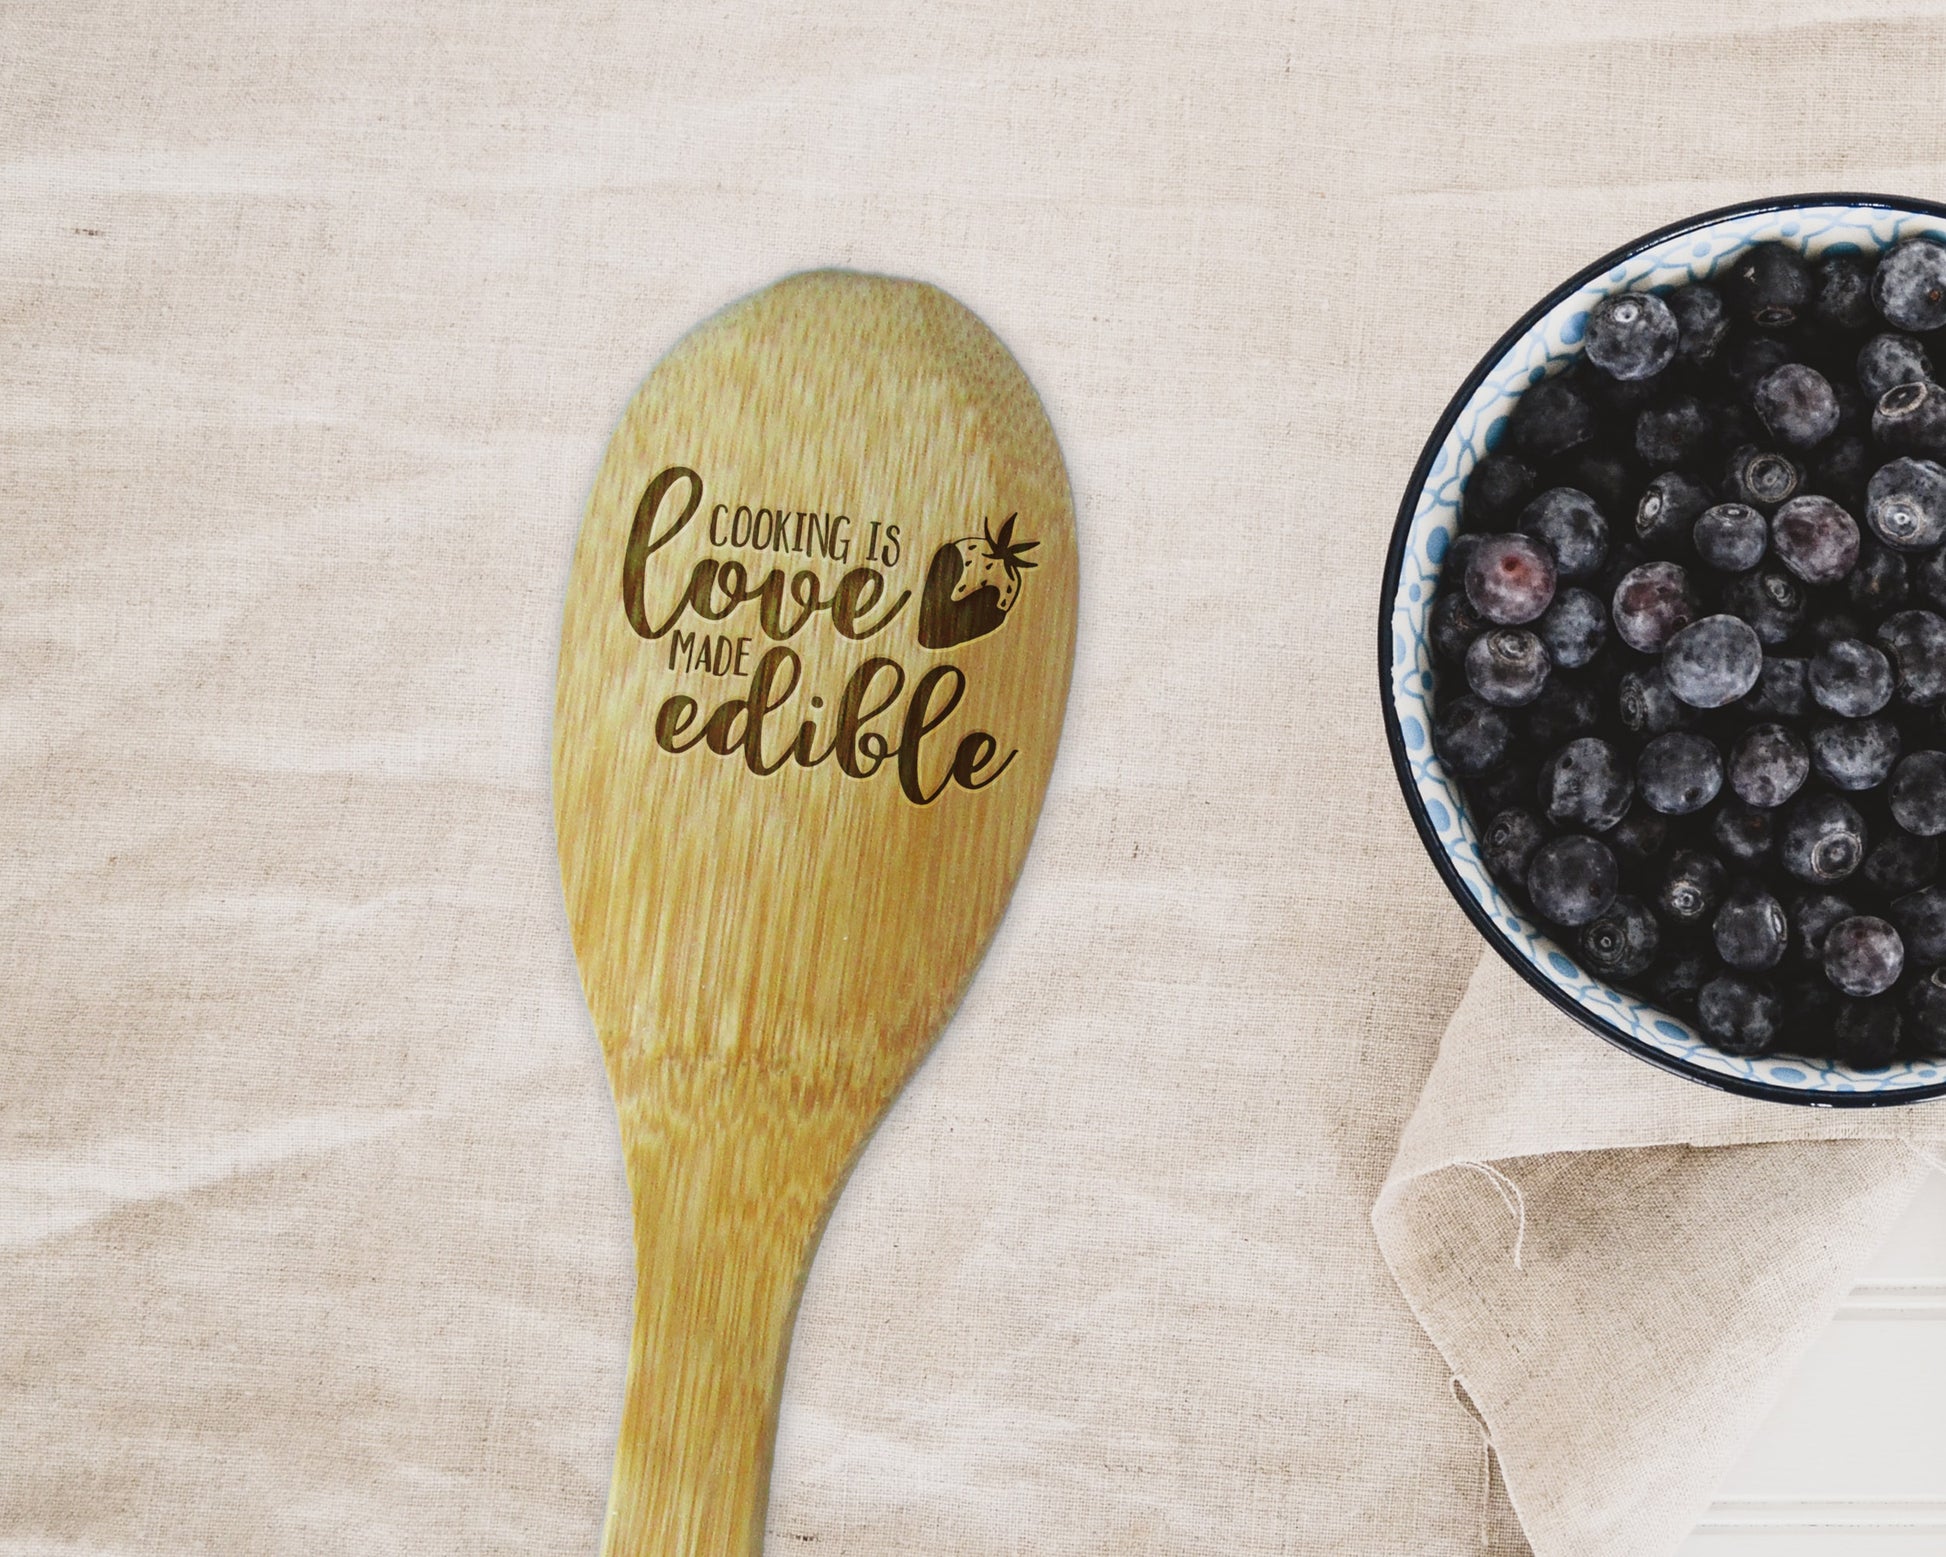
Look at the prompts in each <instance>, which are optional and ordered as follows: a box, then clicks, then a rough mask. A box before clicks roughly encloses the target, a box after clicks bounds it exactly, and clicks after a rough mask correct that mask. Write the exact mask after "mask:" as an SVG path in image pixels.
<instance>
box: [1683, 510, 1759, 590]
mask: <svg viewBox="0 0 1946 1557" xmlns="http://www.w3.org/2000/svg"><path fill="white" fill-rule="evenodd" d="M1691 535H1692V538H1693V540H1694V542H1695V546H1696V555H1697V556H1699V557H1701V558H1702V559H1703V561H1705V562H1707V563H1708V564H1709V565H1710V566H1711V567H1713V568H1720V569H1722V570H1723V571H1724V572H1725V573H1742V572H1745V571H1746V570H1748V569H1750V568H1754V567H1755V566H1756V565H1757V564H1758V563H1760V562H1762V561H1763V560H1764V548H1765V547H1767V546H1768V545H1769V544H1770V526H1769V525H1767V524H1766V523H1765V522H1764V516H1763V515H1762V514H1760V513H1758V512H1757V510H1756V509H1754V508H1752V507H1751V506H1750V505H1749V504H1748V503H1718V504H1717V505H1716V506H1715V507H1714V508H1706V509H1704V510H1703V513H1702V515H1701V517H1699V518H1698V519H1697V521H1696V528H1695V529H1694V530H1693V531H1692V532H1691Z"/></svg>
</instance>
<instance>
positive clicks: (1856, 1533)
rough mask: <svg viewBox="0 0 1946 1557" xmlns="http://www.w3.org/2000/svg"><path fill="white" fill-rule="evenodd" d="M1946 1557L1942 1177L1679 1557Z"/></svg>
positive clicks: (1945, 1186) (1808, 1361)
mask: <svg viewBox="0 0 1946 1557" xmlns="http://www.w3.org/2000/svg"><path fill="white" fill-rule="evenodd" d="M1920 1553H1925V1554H1926V1557H1946V1176H1939V1175H1935V1176H1934V1178H1933V1179H1932V1180H1931V1182H1930V1183H1929V1184H1928V1185H1927V1187H1926V1189H1925V1191H1924V1192H1923V1193H1922V1194H1921V1196H1920V1198H1919V1201H1918V1203H1917V1204H1916V1205H1915V1206H1914V1207H1913V1209H1912V1212H1911V1214H1910V1215H1909V1216H1907V1218H1906V1219H1905V1221H1904V1222H1903V1223H1902V1224H1901V1225H1900V1226H1899V1228H1898V1229H1897V1231H1896V1232H1894V1233H1893V1235H1892V1237H1891V1238H1890V1239H1888V1240H1887V1242H1886V1245H1885V1247H1884V1248H1883V1249H1882V1250H1880V1251H1879V1255H1878V1258H1877V1259H1876V1260H1875V1261H1874V1262H1873V1264H1872V1266H1871V1269H1870V1270H1869V1271H1868V1272H1867V1273H1866V1275H1865V1277H1864V1279H1863V1280H1861V1281H1860V1282H1859V1284H1858V1286H1857V1287H1856V1288H1855V1289H1854V1290H1853V1292H1852V1294H1851V1297H1850V1298H1849V1299H1848V1300H1847V1301H1846V1303H1845V1305H1844V1307H1843V1308H1842V1309H1840V1310H1839V1313H1838V1317H1837V1318H1836V1319H1835V1320H1834V1321H1833V1322H1832V1324H1831V1326H1830V1328H1829V1329H1828V1330H1827V1331H1826V1332H1825V1333H1824V1335H1823V1336H1821V1337H1820V1338H1819V1340H1818V1342H1817V1344H1816V1346H1815V1347H1814V1348H1813V1349H1812V1351H1811V1353H1810V1355H1809V1356H1807V1357H1806V1358H1805V1360H1804V1364H1803V1366H1802V1367H1801V1368H1800V1369H1799V1370H1798V1373H1797V1376H1796V1378H1795V1379H1793V1380H1792V1382H1791V1385H1790V1388H1789V1390H1788V1391H1787V1392H1786V1394H1785V1396H1784V1398H1783V1399H1782V1400H1781V1401H1779V1402H1778V1406H1777V1409H1776V1410H1775V1411H1773V1412H1772V1413H1771V1416H1770V1419H1769V1421H1767V1422H1766V1423H1765V1424H1764V1427H1763V1430H1762V1431H1761V1432H1760V1433H1759V1434H1758V1435H1757V1437H1756V1439H1755V1440H1754V1441H1753V1442H1752V1443H1751V1445H1750V1448H1749V1451H1748V1452H1747V1453H1746V1454H1745V1455H1744V1457H1743V1459H1742V1461H1741V1462H1740V1463H1739V1464H1738V1466H1737V1467H1736V1469H1735V1470H1734V1471H1733V1472H1732V1473H1731V1474H1730V1476H1729V1478H1728V1480H1727V1481H1726V1482H1725V1483H1724V1487H1723V1490H1722V1492H1721V1493H1720V1494H1719V1495H1718V1497H1717V1499H1716V1501H1715V1503H1714V1504H1713V1505H1712V1507H1711V1508H1710V1511H1709V1514H1708V1516H1707V1517H1706V1518H1705V1519H1704V1520H1703V1522H1702V1523H1701V1524H1700V1525H1699V1526H1698V1527H1697V1529H1696V1533H1695V1534H1694V1535H1692V1536H1691V1537H1690V1538H1689V1541H1688V1543H1687V1544H1686V1545H1685V1546H1684V1547H1683V1548H1682V1551H1681V1553H1680V1554H1679V1557H1918V1554H1920Z"/></svg>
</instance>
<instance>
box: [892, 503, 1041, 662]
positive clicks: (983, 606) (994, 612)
mask: <svg viewBox="0 0 1946 1557" xmlns="http://www.w3.org/2000/svg"><path fill="white" fill-rule="evenodd" d="M1019 517H1020V515H1018V514H1009V515H1007V522H1006V523H1005V524H1003V525H1001V526H1000V533H999V534H998V535H995V534H994V533H993V525H992V523H991V521H983V522H982V524H981V530H982V531H983V533H982V534H980V535H969V536H967V537H965V538H964V539H963V540H957V541H948V542H947V543H946V544H945V545H944V546H942V547H940V548H939V550H938V551H936V552H934V553H933V554H932V565H931V566H930V567H928V568H927V569H926V590H925V593H924V594H923V595H921V596H920V597H919V642H920V643H921V644H922V645H923V646H924V647H926V648H928V649H950V648H952V647H953V646H954V645H955V644H960V643H968V642H971V641H972V640H973V639H975V638H983V637H985V636H986V635H987V634H988V633H990V632H992V631H993V630H994V629H995V628H996V627H998V626H1000V625H1001V623H1003V622H1005V621H1006V619H1007V613H1008V612H1009V611H1011V610H1012V609H1013V604H1014V601H1015V599H1016V598H1018V596H1019V594H1020V575H1021V573H1022V571H1023V570H1024V569H1027V568H1031V567H1033V566H1034V564H1033V563H1031V562H1029V561H1027V558H1026V553H1028V552H1030V551H1032V550H1033V549H1034V548H1035V547H1036V546H1038V545H1040V542H1039V541H1021V542H1018V543H1016V542H1015V540H1014V521H1015V520H1017V519H1018V518H1019Z"/></svg>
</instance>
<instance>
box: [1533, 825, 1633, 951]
mask: <svg viewBox="0 0 1946 1557" xmlns="http://www.w3.org/2000/svg"><path fill="white" fill-rule="evenodd" d="M1618 878H1619V871H1618V869H1617V867H1616V864H1615V856H1614V855H1613V854H1612V853H1610V852H1609V850H1608V849H1607V848H1606V847H1605V846H1604V845H1603V844H1602V843H1601V842H1599V841H1598V840H1597V839H1594V838H1584V837H1583V836H1582V835H1581V834H1579V833H1569V834H1568V835H1567V836H1566V837H1564V838H1556V839H1554V840H1553V842H1551V843H1544V844H1542V845H1541V846H1540V848H1539V849H1537V850H1535V851H1534V857H1533V859H1532V860H1531V861H1529V863H1528V866H1527V896H1528V898H1529V899H1530V900H1531V901H1532V903H1533V905H1534V912H1535V913H1537V914H1539V915H1540V916H1541V917H1542V918H1543V919H1550V920H1552V921H1553V922H1554V923H1555V924H1558V925H1565V926H1567V927H1568V928H1570V929H1572V928H1574V927H1576V926H1578V925H1584V924H1587V923H1588V922H1589V921H1591V920H1593V919H1594V918H1596V917H1597V916H1598V915H1599V914H1600V913H1601V912H1602V910H1603V909H1605V908H1607V907H1608V905H1609V904H1610V903H1612V902H1614V901H1615V888H1616V882H1617V880H1618Z"/></svg>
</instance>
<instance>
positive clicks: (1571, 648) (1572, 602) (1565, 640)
mask: <svg viewBox="0 0 1946 1557" xmlns="http://www.w3.org/2000/svg"><path fill="white" fill-rule="evenodd" d="M1534 630H1535V631H1536V632H1537V633H1539V634H1540V637H1541V643H1542V644H1543V645H1544V646H1545V647H1546V649H1547V656H1548V658H1549V659H1550V660H1552V661H1553V662H1554V664H1555V665H1556V666H1557V667H1559V668H1560V669H1562V670H1579V669H1581V667H1582V666H1584V665H1586V664H1587V663H1588V662H1589V661H1590V660H1592V659H1593V658H1594V657H1595V656H1596V655H1597V654H1599V653H1600V652H1601V648H1602V645H1603V644H1605V643H1607V642H1608V612H1607V611H1606V610H1605V609H1604V608H1603V606H1602V603H1601V602H1600V601H1599V600H1597V599H1596V598H1595V597H1594V596H1593V595H1591V594H1589V593H1588V591H1587V590H1585V589H1564V590H1562V591H1561V592H1560V593H1559V594H1557V595H1556V596H1555V597H1554V604H1553V605H1551V606H1549V607H1548V608H1547V611H1546V613H1545V614H1544V615H1543V616H1542V617H1541V619H1540V621H1539V622H1537V623H1536V624H1535V627H1534Z"/></svg>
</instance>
